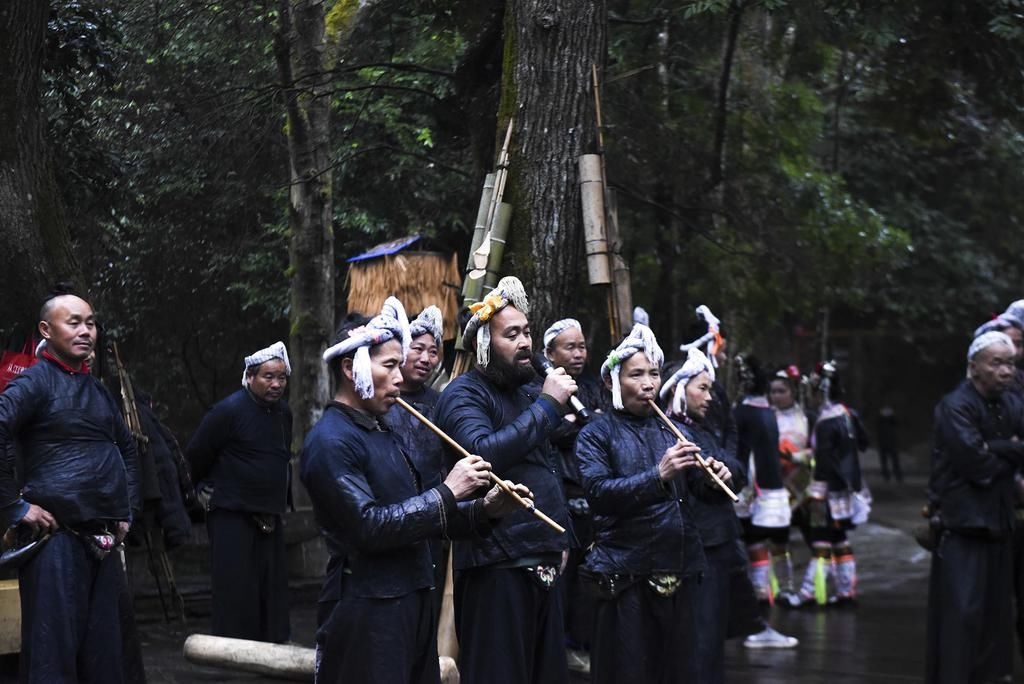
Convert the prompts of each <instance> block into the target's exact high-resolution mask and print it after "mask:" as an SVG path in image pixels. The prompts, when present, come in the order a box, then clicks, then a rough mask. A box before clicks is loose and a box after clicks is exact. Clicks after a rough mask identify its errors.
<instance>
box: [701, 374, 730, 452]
mask: <svg viewBox="0 0 1024 684" xmlns="http://www.w3.org/2000/svg"><path fill="white" fill-rule="evenodd" d="M704 425H705V426H706V427H707V428H708V429H709V430H710V431H711V432H712V433H713V434H714V435H715V436H716V437H717V438H718V443H719V445H720V446H721V447H722V449H723V450H724V453H726V454H729V455H730V456H732V457H733V458H738V457H737V456H736V419H735V418H733V415H732V407H730V406H729V395H728V393H727V392H726V391H725V386H724V385H722V383H721V382H720V381H719V380H715V382H714V383H713V384H712V385H711V406H710V407H709V408H708V415H707V416H705V418H704Z"/></svg>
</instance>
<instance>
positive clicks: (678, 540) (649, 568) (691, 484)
mask: <svg viewBox="0 0 1024 684" xmlns="http://www.w3.org/2000/svg"><path fill="white" fill-rule="evenodd" d="M675 442H676V437H675V435H673V434H672V433H671V432H670V431H669V430H668V428H667V427H665V425H664V424H662V423H661V421H660V420H659V419H658V418H657V417H655V416H649V417H645V418H640V417H637V416H633V415H631V414H628V413H624V412H622V411H613V412H612V413H609V414H605V415H603V416H601V417H599V418H597V419H595V420H593V421H591V423H590V424H589V425H587V426H586V427H584V428H583V429H582V430H581V431H580V435H579V437H578V438H577V440H576V459H577V461H579V464H580V473H581V474H582V476H583V489H584V491H585V492H586V496H587V502H588V503H589V504H590V510H591V511H592V512H593V513H594V539H595V541H594V545H593V547H592V548H591V550H590V553H589V554H587V560H586V566H587V567H588V568H590V569H591V570H593V571H594V572H599V573H604V574H620V575H623V574H624V575H644V574H650V573H654V572H673V573H681V574H683V575H692V574H696V573H699V572H701V571H703V569H704V552H703V549H702V546H701V541H700V535H699V533H698V531H697V527H696V523H695V521H694V518H693V514H692V511H691V510H690V506H689V500H690V498H691V497H692V496H693V495H694V493H695V492H696V491H697V490H699V489H700V488H703V487H704V486H705V485H703V484H702V483H701V482H700V481H699V480H698V479H697V478H698V477H702V476H700V475H698V474H697V473H696V472H695V470H694V469H692V468H691V469H687V470H686V471H685V472H684V473H682V474H680V475H679V476H678V477H676V478H675V479H674V480H672V481H671V482H669V483H662V481H661V478H660V477H659V476H658V463H659V462H660V461H661V457H662V455H663V454H664V453H665V450H666V449H668V448H669V447H670V446H672V445H673V444H675Z"/></svg>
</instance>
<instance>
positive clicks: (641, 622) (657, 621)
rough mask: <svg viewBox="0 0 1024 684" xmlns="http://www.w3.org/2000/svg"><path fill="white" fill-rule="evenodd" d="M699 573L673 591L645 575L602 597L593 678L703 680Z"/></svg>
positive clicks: (596, 681) (659, 683) (669, 683)
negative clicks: (659, 588) (661, 591)
mask: <svg viewBox="0 0 1024 684" xmlns="http://www.w3.org/2000/svg"><path fill="white" fill-rule="evenodd" d="M695 585H696V579H695V578H690V579H687V580H684V581H683V582H682V584H681V585H680V587H679V589H678V590H677V591H676V592H675V594H673V595H672V596H669V597H664V596H659V595H658V594H656V593H655V592H654V590H653V589H651V588H650V586H648V584H647V582H646V581H645V580H641V581H639V582H637V583H636V584H634V585H633V586H631V587H629V588H628V589H625V590H624V591H622V593H620V594H619V595H618V596H616V597H615V598H612V599H600V598H599V599H598V600H597V619H596V622H595V627H594V640H593V647H592V650H591V654H590V681H591V683H592V684H623V683H625V682H637V684H641V683H642V684H690V683H691V682H697V681H699V679H698V673H697V662H696V646H695V642H696V640H695V634H696V631H697V629H696V615H695V611H694V595H695V592H697V591H702V590H703V588H702V587H701V588H698V587H696V586H695Z"/></svg>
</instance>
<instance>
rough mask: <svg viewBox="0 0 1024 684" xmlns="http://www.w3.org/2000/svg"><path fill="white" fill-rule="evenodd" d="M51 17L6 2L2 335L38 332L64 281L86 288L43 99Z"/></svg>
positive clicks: (44, 6)
mask: <svg viewBox="0 0 1024 684" xmlns="http://www.w3.org/2000/svg"><path fill="white" fill-rule="evenodd" d="M49 12H50V5H49V3H46V2H39V1H38V0H6V1H5V2H3V3H0V93H2V95H0V240H3V247H2V248H0V274H2V275H0V292H2V293H3V297H0V330H9V329H11V328H13V327H15V326H23V327H28V326H33V325H34V324H35V323H36V316H37V314H38V310H39V304H40V301H41V299H42V297H43V295H45V294H46V292H48V291H49V289H50V288H51V286H52V285H53V284H54V283H55V282H57V281H58V280H69V281H72V282H75V283H76V284H78V285H81V284H82V277H81V271H80V268H79V265H78V262H77V260H76V259H75V256H74V252H73V251H72V249H71V236H70V233H69V232H68V226H67V221H66V219H65V213H64V203H63V200H62V198H61V194H60V191H59V189H58V188H57V181H56V178H55V176H54V169H53V160H52V157H51V156H50V154H49V151H48V148H47V144H46V138H45V121H44V119H43V113H42V109H41V107H40V100H39V87H40V79H41V77H42V68H43V39H44V37H45V34H46V20H47V17H48V16H49Z"/></svg>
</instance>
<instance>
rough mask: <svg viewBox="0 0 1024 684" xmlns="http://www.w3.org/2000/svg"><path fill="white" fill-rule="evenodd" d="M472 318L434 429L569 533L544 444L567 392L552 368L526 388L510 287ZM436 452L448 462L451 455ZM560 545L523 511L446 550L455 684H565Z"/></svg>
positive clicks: (527, 348)
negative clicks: (524, 490) (469, 357)
mask: <svg viewBox="0 0 1024 684" xmlns="http://www.w3.org/2000/svg"><path fill="white" fill-rule="evenodd" d="M471 310H472V312H473V317H472V318H471V319H470V321H469V323H468V324H467V325H466V329H465V333H464V335H463V340H464V341H465V342H466V343H467V345H468V347H469V348H470V349H474V350H475V352H476V360H477V363H476V367H475V368H474V369H472V370H470V371H469V372H468V373H464V374H463V375H460V376H459V377H458V378H456V379H455V380H453V381H452V382H451V383H450V384H449V385H448V387H446V388H445V390H444V392H442V393H441V399H440V401H439V402H438V404H437V408H436V413H435V415H436V416H437V422H438V425H439V426H440V427H441V428H442V429H443V430H444V431H445V432H446V433H448V434H449V435H450V436H451V437H452V438H454V439H455V441H457V442H458V443H459V444H461V445H462V446H463V447H465V448H467V449H469V450H470V451H474V452H477V453H481V454H486V455H487V458H488V459H489V460H490V461H491V462H492V463H493V464H494V467H495V469H496V470H497V471H498V472H500V473H501V474H502V475H503V476H504V477H510V478H512V479H514V480H516V481H517V482H522V483H523V484H525V485H527V486H528V487H530V489H531V490H532V491H533V492H534V494H535V495H536V500H537V507H538V508H540V509H541V510H543V511H544V512H545V513H547V514H548V515H549V516H551V517H552V518H553V519H554V520H556V521H557V522H558V523H559V524H560V525H562V526H563V527H565V528H567V529H569V528H571V524H570V521H569V514H568V510H567V507H566V501H565V495H564V493H563V491H562V485H561V478H560V477H559V475H558V470H559V463H558V455H557V453H555V450H554V448H553V447H552V445H551V442H550V439H551V435H552V432H553V431H554V430H555V428H557V427H558V426H559V425H560V424H561V423H562V416H563V414H564V413H566V412H567V408H566V404H567V402H568V400H569V396H570V395H571V394H572V393H573V392H574V391H575V390H576V383H575V381H573V379H572V378H571V377H570V376H569V375H567V374H566V373H565V371H564V370H561V369H558V370H556V371H555V372H554V373H552V374H550V375H547V376H546V377H545V378H544V380H543V385H542V386H541V387H540V388H539V393H538V391H537V389H538V388H535V387H534V386H533V385H531V384H527V383H529V382H530V380H532V379H533V378H534V377H535V373H534V372H533V368H532V366H531V357H532V354H533V340H532V337H531V335H530V326H529V322H528V321H527V318H526V313H527V312H528V311H529V303H528V302H527V299H526V293H525V292H524V291H523V286H522V283H520V282H519V280H518V279H516V278H512V277H506V278H502V279H501V281H500V282H499V283H498V286H497V287H496V288H495V289H494V290H493V291H492V292H491V293H489V294H488V295H487V296H486V297H485V298H484V301H483V302H480V303H479V304H477V305H474V306H473V307H472V309H471ZM445 451H446V454H447V461H448V463H451V462H452V461H453V460H454V458H456V454H455V453H454V452H453V451H451V450H450V449H447V448H446V450H445ZM570 539H571V537H570V536H569V535H567V534H557V533H555V532H553V531H552V530H551V528H549V527H547V526H546V525H544V524H543V523H541V522H540V521H539V520H537V519H536V518H534V517H533V516H531V515H530V514H529V513H528V512H526V511H522V512H519V513H517V514H513V515H511V516H509V519H508V520H507V521H505V522H504V523H503V524H502V525H500V526H499V527H498V528H496V529H495V530H494V533H493V534H492V535H491V536H490V537H489V538H488V539H481V540H476V541H472V542H465V543H462V542H456V543H455V544H454V545H453V546H454V553H453V559H454V563H455V577H456V581H455V601H456V604H457V605H459V606H460V608H459V610H458V612H457V613H456V616H455V623H456V624H455V627H456V630H457V632H458V635H459V672H460V673H461V676H462V678H463V681H467V682H485V681H486V682H492V683H494V684H501V683H502V682H508V683H509V684H531V682H566V681H567V680H568V669H567V666H566V658H565V642H564V638H565V630H564V619H563V607H562V600H563V598H562V591H561V589H560V587H555V586H554V585H555V582H556V580H557V578H558V573H559V568H560V566H561V563H562V560H563V552H565V551H566V550H567V549H568V548H569V543H570Z"/></svg>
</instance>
